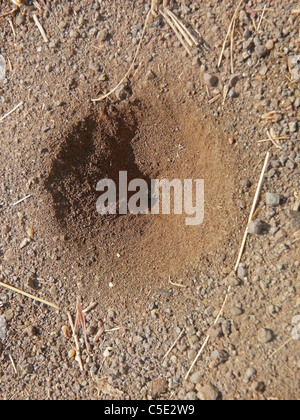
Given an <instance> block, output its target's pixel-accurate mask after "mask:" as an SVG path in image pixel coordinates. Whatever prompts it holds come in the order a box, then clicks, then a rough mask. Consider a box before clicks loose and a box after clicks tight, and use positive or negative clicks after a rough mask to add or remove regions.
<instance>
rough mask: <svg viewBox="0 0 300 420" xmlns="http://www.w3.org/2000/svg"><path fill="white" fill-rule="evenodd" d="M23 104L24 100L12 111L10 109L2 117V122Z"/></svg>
mask: <svg viewBox="0 0 300 420" xmlns="http://www.w3.org/2000/svg"><path fill="white" fill-rule="evenodd" d="M22 105H23V102H20V103H19V104H18V105H17V106H15V107H14V108H13V109H12V110H11V111H9V112H8V113H7V114H5V115H3V117H1V118H0V122H1V121H3V120H5V118H7V117H8V116H9V115H11V114H12V113H13V112H15V111H16V110H17V109H18V108H20V106H22Z"/></svg>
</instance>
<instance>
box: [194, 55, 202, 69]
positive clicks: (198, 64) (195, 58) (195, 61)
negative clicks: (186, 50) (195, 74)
mask: <svg viewBox="0 0 300 420" xmlns="http://www.w3.org/2000/svg"><path fill="white" fill-rule="evenodd" d="M192 65H193V66H195V67H200V66H201V60H200V58H199V57H194V58H193V61H192Z"/></svg>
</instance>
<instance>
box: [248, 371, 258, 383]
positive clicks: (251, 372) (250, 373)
mask: <svg viewBox="0 0 300 420" xmlns="http://www.w3.org/2000/svg"><path fill="white" fill-rule="evenodd" d="M256 374H257V371H256V369H254V368H249V369H248V370H247V372H246V375H245V380H246V382H249V381H251V379H252V378H253V376H254V375H256Z"/></svg>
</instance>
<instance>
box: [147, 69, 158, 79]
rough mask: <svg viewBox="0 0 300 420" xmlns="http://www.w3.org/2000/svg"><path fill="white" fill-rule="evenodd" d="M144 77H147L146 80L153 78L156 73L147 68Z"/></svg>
mask: <svg viewBox="0 0 300 420" xmlns="http://www.w3.org/2000/svg"><path fill="white" fill-rule="evenodd" d="M146 77H147V80H154V79H155V78H156V74H155V73H154V72H153V71H152V70H149V71H148V72H147V75H146Z"/></svg>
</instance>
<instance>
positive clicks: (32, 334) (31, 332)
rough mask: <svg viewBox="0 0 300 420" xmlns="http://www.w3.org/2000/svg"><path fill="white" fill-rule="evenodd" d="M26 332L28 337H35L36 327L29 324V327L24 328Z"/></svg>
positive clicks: (36, 333)
mask: <svg viewBox="0 0 300 420" xmlns="http://www.w3.org/2000/svg"><path fill="white" fill-rule="evenodd" d="M25 332H26V334H28V335H29V337H35V336H37V335H38V331H37V328H36V327H34V326H33V325H31V326H30V327H28V328H26V330H25Z"/></svg>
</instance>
